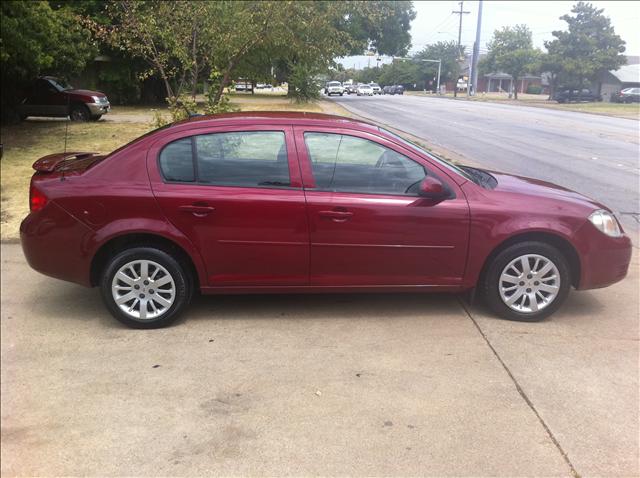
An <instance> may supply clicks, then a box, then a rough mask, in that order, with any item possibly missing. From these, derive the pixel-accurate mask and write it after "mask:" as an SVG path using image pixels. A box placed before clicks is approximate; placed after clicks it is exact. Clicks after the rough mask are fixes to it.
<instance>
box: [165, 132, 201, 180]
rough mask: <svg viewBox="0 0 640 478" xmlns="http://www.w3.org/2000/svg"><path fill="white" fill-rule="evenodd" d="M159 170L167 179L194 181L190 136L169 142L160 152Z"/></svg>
mask: <svg viewBox="0 0 640 478" xmlns="http://www.w3.org/2000/svg"><path fill="white" fill-rule="evenodd" d="M160 171H161V172H162V176H163V177H164V179H166V180H167V181H179V182H194V181H195V180H196V175H195V170H194V167H193V151H192V148H191V138H183V139H179V140H178V141H174V142H173V143H169V144H168V145H167V146H165V147H164V149H163V150H162V152H161V153H160Z"/></svg>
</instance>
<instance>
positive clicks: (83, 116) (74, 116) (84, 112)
mask: <svg viewBox="0 0 640 478" xmlns="http://www.w3.org/2000/svg"><path fill="white" fill-rule="evenodd" d="M69 119H70V120H71V121H89V119H91V112H90V111H89V108H87V107H86V106H85V105H80V104H77V105H72V106H71V109H70V110H69Z"/></svg>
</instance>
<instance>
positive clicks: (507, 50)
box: [486, 25, 540, 99]
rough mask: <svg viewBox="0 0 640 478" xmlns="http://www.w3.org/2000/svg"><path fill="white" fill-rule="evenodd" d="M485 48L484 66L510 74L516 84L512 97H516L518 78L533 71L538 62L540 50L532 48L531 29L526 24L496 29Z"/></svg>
mask: <svg viewBox="0 0 640 478" xmlns="http://www.w3.org/2000/svg"><path fill="white" fill-rule="evenodd" d="M487 49H488V54H487V59H486V66H487V67H489V68H490V69H492V70H493V71H501V72H503V73H507V74H509V75H511V78H512V79H513V83H514V84H515V85H516V88H515V89H514V90H513V93H514V98H515V99H518V87H517V84H518V80H519V79H520V78H521V77H522V75H524V74H526V73H531V72H533V71H534V70H535V68H536V66H537V65H538V64H539V63H538V59H539V57H540V51H539V50H537V49H534V48H533V40H532V36H531V30H529V28H528V27H527V26H526V25H516V26H514V27H503V28H502V29H501V30H496V31H495V32H494V33H493V39H492V40H491V41H490V42H489V43H488V44H487Z"/></svg>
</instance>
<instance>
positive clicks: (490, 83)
mask: <svg viewBox="0 0 640 478" xmlns="http://www.w3.org/2000/svg"><path fill="white" fill-rule="evenodd" d="M530 86H537V87H540V90H541V92H542V90H543V88H544V85H543V84H542V77H540V76H537V75H529V74H525V75H523V76H522V77H521V78H518V81H517V84H514V83H513V78H512V77H511V75H509V74H507V73H500V72H497V73H488V74H486V75H484V77H483V78H478V91H484V92H486V93H490V92H505V93H509V92H511V91H514V90H515V89H516V88H517V89H518V93H526V92H527V89H529V87H530Z"/></svg>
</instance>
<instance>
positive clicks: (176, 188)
mask: <svg viewBox="0 0 640 478" xmlns="http://www.w3.org/2000/svg"><path fill="white" fill-rule="evenodd" d="M147 166H148V169H149V174H150V178H151V182H152V188H153V192H154V195H155V196H156V198H157V201H158V204H159V205H160V207H161V209H162V211H163V212H164V214H165V215H166V217H167V218H168V220H169V221H170V222H171V223H172V224H173V225H174V226H175V227H177V228H178V229H179V230H180V231H182V233H184V234H185V235H186V236H187V237H188V238H189V239H190V240H191V241H192V242H193V243H194V245H195V246H196V247H197V248H198V250H199V251H200V253H201V255H202V257H203V260H204V262H205V264H206V267H207V274H208V278H209V280H208V285H209V286H239V287H243V286H244V287H256V286H258V287H259V286H296V285H307V284H308V281H309V236H308V227H307V218H306V210H305V199H304V192H303V191H302V182H301V179H300V173H299V167H298V163H297V159H296V157H295V144H294V142H293V139H292V132H291V128H290V127H275V128H271V127H264V126H246V127H240V126H234V127H224V128H223V127H219V128H208V129H206V130H196V131H191V132H181V133H174V134H173V135H170V136H168V137H167V138H164V139H162V140H159V141H158V142H157V143H155V144H154V145H153V146H152V147H151V148H150V150H149V152H148V156H147ZM203 285H204V284H203Z"/></svg>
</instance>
